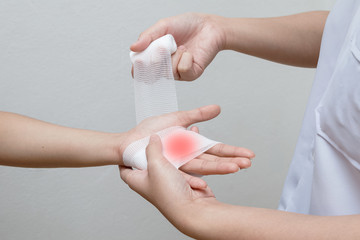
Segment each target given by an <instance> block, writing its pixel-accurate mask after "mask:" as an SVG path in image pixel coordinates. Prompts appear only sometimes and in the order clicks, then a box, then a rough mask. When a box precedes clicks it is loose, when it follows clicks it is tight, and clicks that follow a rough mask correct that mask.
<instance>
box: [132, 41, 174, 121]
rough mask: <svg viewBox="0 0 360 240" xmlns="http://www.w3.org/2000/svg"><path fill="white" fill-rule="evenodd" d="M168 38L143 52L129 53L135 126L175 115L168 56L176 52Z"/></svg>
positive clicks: (172, 77) (169, 58)
mask: <svg viewBox="0 0 360 240" xmlns="http://www.w3.org/2000/svg"><path fill="white" fill-rule="evenodd" d="M176 49H177V47H176V43H175V40H174V38H173V36H172V35H170V34H168V35H165V36H163V37H161V38H159V39H157V40H155V41H153V42H152V43H151V44H150V45H149V46H148V47H147V48H146V49H145V50H144V51H143V52H139V53H135V52H131V53H130V59H131V62H132V63H133V65H134V89H135V110H136V122H137V123H138V124H139V123H140V122H141V121H142V120H144V119H145V118H148V117H151V116H158V115H162V114H165V113H170V112H176V111H178V103H177V97H176V89H175V81H174V75H173V73H172V65H171V54H173V53H174V52H175V51H176Z"/></svg>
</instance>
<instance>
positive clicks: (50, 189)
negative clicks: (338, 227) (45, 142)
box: [0, 0, 335, 240]
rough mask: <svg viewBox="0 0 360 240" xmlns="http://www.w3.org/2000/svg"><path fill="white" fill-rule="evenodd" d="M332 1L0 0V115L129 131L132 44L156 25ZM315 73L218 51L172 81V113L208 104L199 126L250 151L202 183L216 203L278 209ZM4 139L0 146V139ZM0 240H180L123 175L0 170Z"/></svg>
mask: <svg viewBox="0 0 360 240" xmlns="http://www.w3.org/2000/svg"><path fill="white" fill-rule="evenodd" d="M334 2H335V1H334V0H328V1H326V0H302V1H299V0H297V1H296V0H242V1H238V0H228V1H205V0H199V1H196V0H182V1H168V0H153V1H145V0H135V1H119V0H118V1H115V0H108V1H100V0H87V1H82V0H51V1H49V0H32V1H31V0H18V1H8V0H3V1H1V2H0V110H2V111H10V112H16V113H20V114H24V115H27V116H31V117H34V118H38V119H41V120H44V121H48V122H52V123H56V124H61V125H65V126H70V127H76V128H85V129H92V130H99V131H106V132H123V131H127V130H129V129H130V128H132V127H134V125H135V112H134V104H133V86H132V80H131V77H130V66H131V65H130V61H129V55H128V54H129V46H130V44H131V43H132V42H133V41H135V40H136V39H137V37H138V35H139V34H140V32H142V31H143V30H144V29H146V28H147V27H149V26H150V25H152V24H153V23H155V22H156V21H157V20H158V19H160V18H163V17H167V16H172V15H177V14H180V13H184V12H188V11H195V12H205V13H213V14H218V15H223V16H228V17H268V16H279V15H287V14H292V13H297V12H301V11H308V10H319V9H330V8H331V6H332V5H333V3H334ZM313 76H314V70H313V69H301V68H295V67H289V66H284V65H279V64H275V63H271V62H268V61H264V60H260V59H256V58H253V57H249V56H246V55H241V54H238V53H234V52H230V51H227V52H222V53H220V54H219V55H218V56H217V58H216V59H215V60H214V61H213V63H212V64H211V65H210V66H209V67H208V69H207V71H206V72H205V74H203V76H202V77H201V78H200V79H199V80H197V81H195V82H192V83H183V82H181V83H177V87H178V98H179V104H180V109H182V110H186V109H192V108H196V107H199V106H202V105H206V104H212V103H216V104H219V105H220V106H221V107H222V114H221V115H220V116H219V117H218V118H217V119H215V120H212V121H210V122H207V123H203V124H200V125H199V127H200V130H201V132H202V133H203V134H204V135H206V136H208V137H210V138H212V139H215V140H218V141H222V142H225V143H228V144H233V145H239V146H244V147H248V148H250V149H252V150H253V151H254V152H255V153H256V154H257V157H256V158H255V160H254V161H253V166H252V168H251V169H248V170H244V171H241V172H239V173H236V174H233V175H228V176H211V177H205V178H204V179H205V180H207V181H208V183H209V185H210V186H211V187H212V189H213V191H214V193H215V194H216V196H217V198H218V199H219V200H220V201H223V202H227V203H231V204H238V205H246V206H255V207H266V208H276V207H277V204H278V201H279V198H280V194H281V189H282V186H283V182H284V179H285V177H286V172H287V169H288V166H289V163H290V160H291V157H292V154H293V150H294V147H295V143H296V139H297V135H298V133H299V129H300V126H301V121H302V116H303V113H304V110H305V105H306V101H307V97H308V94H309V90H310V88H311V85H312V81H313ZM0 144H1V143H0ZM0 191H1V192H0V239H2V240H10V239H59V240H60V239H108V240H110V239H184V238H185V239H186V237H185V236H184V235H182V234H181V233H179V232H178V231H177V230H176V229H175V228H174V227H173V226H172V225H171V224H169V223H168V222H167V221H166V220H165V218H164V217H163V216H162V215H161V214H160V213H159V212H158V211H157V210H156V209H155V208H154V207H153V206H151V205H150V204H149V203H147V202H146V201H145V200H143V199H142V198H141V197H140V196H138V195H137V194H135V193H134V192H132V191H131V190H130V189H129V188H128V187H127V186H126V185H125V184H124V183H123V182H122V181H121V180H120V178H119V173H118V168H117V166H107V167H96V168H84V169H22V168H11V167H0Z"/></svg>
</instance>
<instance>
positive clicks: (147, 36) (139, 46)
mask: <svg viewBox="0 0 360 240" xmlns="http://www.w3.org/2000/svg"><path fill="white" fill-rule="evenodd" d="M168 33H170V32H168V28H167V23H166V20H165V19H162V20H160V21H158V22H157V23H156V24H154V25H152V26H151V27H149V28H148V29H146V30H145V31H144V32H142V33H141V34H140V36H139V39H138V40H137V41H136V42H135V43H133V44H132V45H131V46H130V50H131V51H133V52H141V51H144V50H145V49H146V48H147V47H148V46H149V44H150V43H151V42H152V41H154V40H156V39H158V38H160V37H162V36H164V35H166V34H168Z"/></svg>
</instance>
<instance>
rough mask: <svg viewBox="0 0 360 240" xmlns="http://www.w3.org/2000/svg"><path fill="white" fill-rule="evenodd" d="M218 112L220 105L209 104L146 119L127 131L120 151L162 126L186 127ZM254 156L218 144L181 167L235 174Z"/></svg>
mask: <svg viewBox="0 0 360 240" xmlns="http://www.w3.org/2000/svg"><path fill="white" fill-rule="evenodd" d="M219 113H220V107H219V106H217V105H210V106H205V107H201V108H197V109H194V110H190V111H179V112H174V113H168V114H164V115H161V116H156V117H150V118H147V119H145V120H144V121H142V122H141V123H140V124H139V125H137V126H136V127H135V128H133V129H131V130H130V131H129V132H127V133H126V137H125V141H124V142H123V143H122V144H121V147H120V154H121V156H122V154H123V152H124V151H125V149H126V147H127V146H128V145H129V144H131V143H132V142H134V141H136V140H138V139H141V138H143V137H146V136H150V135H152V134H154V133H156V132H158V131H160V130H162V129H165V128H168V127H173V126H183V127H185V128H187V127H189V126H190V125H192V124H194V123H198V122H203V121H207V120H210V119H213V118H215V117H216V116H218V115H219ZM191 130H192V131H196V132H198V129H197V127H192V128H191ZM254 156H255V155H254V153H253V152H252V151H250V150H248V149H246V148H242V147H235V146H230V145H227V144H223V143H219V144H217V145H215V146H214V147H212V148H210V149H209V150H208V151H206V152H205V153H203V154H201V155H199V156H198V157H197V158H195V159H193V160H191V161H190V162H188V163H186V164H185V165H183V166H182V167H181V168H180V169H181V170H183V171H184V172H187V173H192V174H201V175H209V174H228V173H234V172H237V171H238V170H239V169H241V168H248V167H250V166H251V161H250V159H251V158H253V157H254Z"/></svg>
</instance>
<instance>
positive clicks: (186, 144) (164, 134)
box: [123, 34, 218, 169]
mask: <svg viewBox="0 0 360 240" xmlns="http://www.w3.org/2000/svg"><path fill="white" fill-rule="evenodd" d="M176 49H177V46H176V43H175V40H174V38H173V36H172V35H170V34H168V35H165V36H163V37H161V38H159V39H157V40H155V41H153V42H152V43H151V44H150V45H149V46H148V48H147V49H145V50H144V51H143V52H139V53H135V52H131V53H130V59H131V62H132V63H133V66H134V90H135V109H136V122H137V124H139V123H140V122H141V121H142V120H144V119H146V118H148V117H152V116H158V115H162V114H165V113H171V112H176V111H178V104H177V97H176V89H175V80H174V76H173V73H172V64H171V54H173V53H174V52H175V51H176ZM156 134H158V135H159V136H160V138H161V142H162V145H163V154H164V156H165V157H166V159H168V160H169V161H170V162H171V163H172V164H173V165H174V166H175V167H176V168H179V167H181V166H182V165H184V164H185V163H187V162H188V161H190V160H192V159H194V158H195V157H197V156H199V155H200V154H202V153H203V152H205V151H207V150H208V149H209V148H211V147H213V146H214V145H216V144H217V143H218V142H215V141H213V140H210V139H208V138H206V137H204V136H202V135H200V134H198V133H195V132H192V131H189V130H186V129H185V128H183V127H181V126H174V127H170V128H166V129H163V130H161V131H159V132H157V133H156ZM149 139H150V136H147V137H144V138H142V139H139V140H137V141H135V142H133V143H131V144H130V145H129V146H128V147H127V148H126V149H125V151H124V153H123V160H124V164H125V165H126V166H131V167H134V168H137V169H146V168H147V160H146V154H145V151H146V147H147V145H148V143H149Z"/></svg>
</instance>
